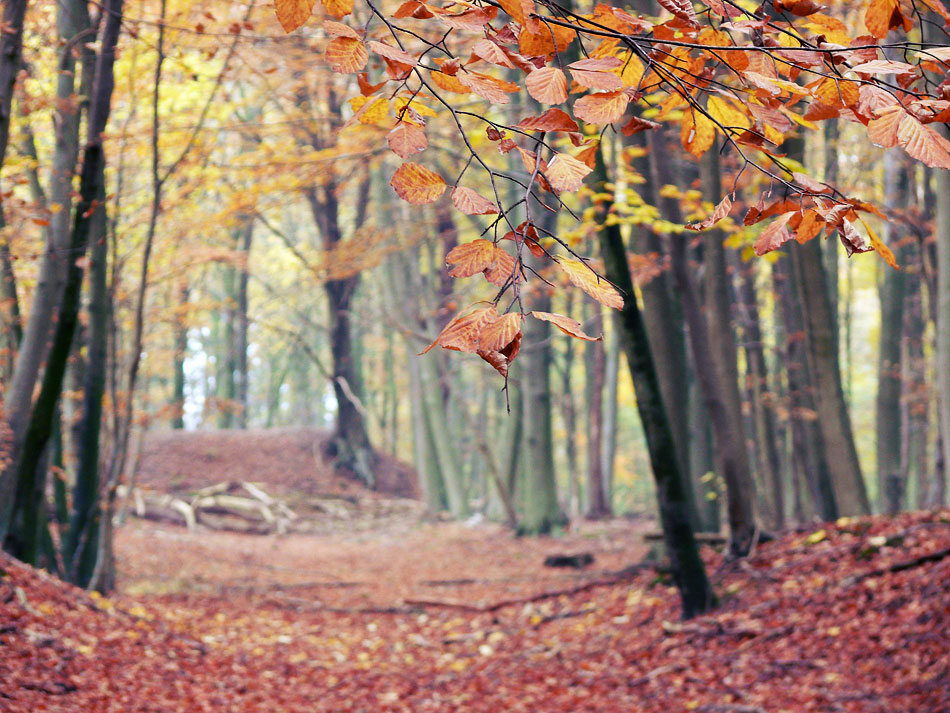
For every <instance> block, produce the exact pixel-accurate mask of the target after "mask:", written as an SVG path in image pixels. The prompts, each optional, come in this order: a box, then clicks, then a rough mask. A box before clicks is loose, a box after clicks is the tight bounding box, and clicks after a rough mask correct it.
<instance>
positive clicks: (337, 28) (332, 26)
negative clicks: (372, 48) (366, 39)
mask: <svg viewBox="0 0 950 713" xmlns="http://www.w3.org/2000/svg"><path fill="white" fill-rule="evenodd" d="M323 31H324V32H325V33H326V35H327V37H349V38H350V39H352V40H358V39H360V35H359V33H358V32H357V31H356V30H354V29H353V28H352V27H350V26H349V25H344V24H343V23H342V22H334V21H333V20H324V21H323Z"/></svg>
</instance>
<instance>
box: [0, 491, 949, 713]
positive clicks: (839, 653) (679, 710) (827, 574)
mask: <svg viewBox="0 0 950 713" xmlns="http://www.w3.org/2000/svg"><path fill="white" fill-rule="evenodd" d="M585 527H586V526H585ZM590 527H591V528H593V529H594V531H592V532H587V531H586V530H585V529H584V528H582V529H581V530H580V531H577V532H572V533H569V534H568V535H567V536H565V537H563V538H540V539H522V540H517V539H515V538H513V537H512V536H511V535H509V534H507V533H505V532H504V531H503V530H501V529H500V528H496V527H493V526H480V527H466V526H465V525H464V524H457V523H426V522H421V523H417V524H415V525H413V526H412V527H409V528H407V529H405V530H403V531H402V532H401V533H400V532H398V531H396V530H389V531H385V532H375V533H374V532H363V533H354V532H347V531H339V532H337V534H335V535H325V536H319V537H317V536H313V535H299V534H292V535H286V536H273V535H269V536H261V535H245V534H242V535H237V534H234V533H220V532H205V531H192V532H188V531H186V530H185V529H184V528H175V527H171V526H167V525H156V524H154V523H143V522H134V523H132V524H130V525H128V526H126V527H125V528H122V529H121V530H120V532H119V535H118V542H117V545H118V552H117V554H118V557H119V561H118V563H119V570H120V590H121V591H120V593H119V594H117V595H116V596H114V597H111V598H109V599H103V598H101V597H96V596H90V595H89V594H87V593H85V592H82V591H80V590H77V589H75V588H74V587H71V586H69V585H66V584H63V583H62V582H61V581H59V580H57V579H55V578H53V577H51V576H49V575H45V574H43V573H39V572H36V571H35V570H32V569H30V568H29V567H26V566H25V565H22V564H19V563H17V562H14V561H12V560H10V559H9V558H6V557H4V556H2V555H0V711H3V712H4V713H6V711H10V712H11V713H27V712H28V711H29V712H31V713H32V712H33V711H50V712H60V711H61V712H63V713H80V712H82V713H97V712H99V711H108V712H110V713H120V712H121V713H145V712H146V711H148V712H149V713H156V712H157V711H161V712H162V713H186V712H187V713H196V712H199V713H232V712H233V713H238V711H240V713H315V712H316V713H322V712H324V711H325V712H326V713H331V712H332V713H347V712H349V713H443V712H445V713H448V712H450V711H451V712H453V713H454V712H456V711H457V712H458V713H462V712H464V713H497V712H498V711H505V713H510V712H515V713H539V712H556V711H572V713H573V712H575V711H576V712H585V711H589V712H590V713H594V712H595V711H596V712H597V713H602V712H603V711H614V710H617V711H634V712H636V713H661V712H662V713H669V712H672V713H687V712H689V711H697V712H698V713H806V712H812V711H813V712H815V713H825V712H828V713H831V712H835V713H898V712H903V711H908V712H909V711H915V712H918V711H919V712H920V713H947V712H948V711H950V688H948V686H947V685H946V682H947V681H948V680H950V659H948V658H947V651H948V650H950V607H948V606H947V602H948V601H950V510H943V511H940V512H936V513H909V514H905V515H901V516H899V517H897V518H884V517H878V518H862V519H860V520H854V519H852V520H843V521H839V522H838V523H836V524H826V525H823V526H813V527H812V528H808V529H806V530H801V531H798V532H793V533H788V534H786V535H785V536H783V537H782V538H780V539H778V540H776V541H775V542H769V543H766V544H764V545H762V546H761V547H759V548H757V550H756V551H755V552H754V553H753V555H752V556H751V557H749V558H748V559H746V560H743V561H741V562H738V563H731V564H727V563H723V562H722V559H721V558H720V557H719V556H718V555H717V554H716V553H714V552H712V551H710V550H708V549H705V550H704V555H705V559H706V561H707V566H708V567H709V570H710V573H711V576H712V579H713V582H714V584H715V587H716V590H717V592H718V593H719V595H720V596H721V598H722V600H723V601H722V605H721V607H720V608H719V609H717V610H716V611H715V612H713V613H712V614H711V615H709V616H705V617H699V618H697V619H694V620H692V621H689V622H685V623H683V622H680V621H679V602H678V597H677V594H676V591H675V589H673V587H672V586H670V582H669V581H668V579H666V578H664V577H663V576H660V575H658V573H657V572H655V571H653V570H652V569H649V568H641V569H638V570H635V571H633V572H630V573H628V575H627V576H624V577H613V578H611V577H607V576H605V574H604V573H605V572H606V571H609V570H614V569H620V568H622V567H624V566H626V565H627V564H630V563H631V561H635V560H636V559H637V557H638V556H639V555H640V554H641V553H642V549H641V548H642V547H643V545H642V544H639V543H638V542H637V540H636V534H637V531H638V527H639V525H638V524H637V523H630V522H625V521H618V522H612V523H600V524H593V525H591V526H590ZM597 528H600V530H597ZM582 545H583V549H584V550H585V551H591V552H593V553H594V554H595V558H596V559H595V562H594V564H593V565H591V571H584V572H579V573H574V572H564V571H556V570H550V569H549V568H544V567H543V557H544V556H546V555H547V554H551V553H555V552H556V553H564V552H571V551H578V550H580V549H581V546H582ZM593 570H600V571H599V572H597V573H596V574H595V573H594V572H593ZM575 574H576V575H578V576H575ZM434 579H439V580H456V581H454V582H452V583H448V582H443V583H442V584H434V583H432V582H431V581H430V580H434ZM471 579H474V580H477V581H476V582H470V583H467V584H466V583H461V582H460V581H459V580H471ZM592 580H593V581H592ZM567 590H572V591H570V592H567ZM546 591H549V592H554V591H560V592H562V593H561V594H555V595H553V596H548V597H543V596H541V595H542V594H543V593H544V592H546ZM529 600H530V601H529ZM505 602H507V604H505Z"/></svg>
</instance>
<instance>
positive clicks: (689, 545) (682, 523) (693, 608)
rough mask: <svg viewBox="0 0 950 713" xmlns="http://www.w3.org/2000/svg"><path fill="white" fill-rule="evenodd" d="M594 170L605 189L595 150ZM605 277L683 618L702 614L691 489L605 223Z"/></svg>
mask: <svg viewBox="0 0 950 713" xmlns="http://www.w3.org/2000/svg"><path fill="white" fill-rule="evenodd" d="M594 170H595V174H594V187H595V190H596V191H604V190H606V189H605V184H606V183H607V182H608V175H607V167H606V165H605V164H604V160H603V156H602V155H601V154H600V152H598V156H597V164H596V168H595V169H594ZM598 236H599V239H600V252H601V255H602V256H603V259H604V276H605V277H606V278H607V279H608V280H610V281H611V282H612V283H613V284H614V285H616V286H617V288H618V289H619V290H620V292H621V294H622V295H624V306H623V309H622V310H621V312H620V330H619V335H618V336H619V338H620V340H621V346H622V348H623V352H624V354H625V355H626V358H627V364H628V366H629V367H630V375H631V377H632V380H633V387H634V391H635V392H636V397H637V411H638V412H639V414H640V420H641V422H642V423H643V431H644V434H645V435H646V441H647V449H648V450H649V453H650V465H651V467H652V470H653V479H654V481H655V482H656V492H657V500H658V505H659V508H658V509H659V514H660V526H661V527H662V529H663V541H664V543H665V545H666V549H667V552H668V554H669V557H670V566H671V569H672V571H673V578H674V580H675V581H676V586H677V589H678V590H679V593H680V598H681V600H682V603H683V617H684V618H687V619H688V618H691V617H694V616H698V615H700V614H703V613H705V612H707V611H709V610H710V609H712V608H713V607H715V606H716V597H715V594H713V591H712V586H711V585H710V584H709V579H708V578H707V576H706V568H705V566H704V565H703V561H702V559H701V558H700V556H699V548H698V546H697V545H696V538H695V536H694V534H693V526H692V518H693V515H692V514H691V504H690V500H689V489H688V487H687V483H686V475H685V471H684V470H683V469H682V468H681V466H680V458H679V454H678V453H677V444H676V442H675V441H674V439H673V431H672V429H671V428H670V422H669V420H668V419H667V416H666V409H665V407H664V404H663V396H662V394H661V392H660V383H659V379H658V378H657V371H656V368H655V366H654V363H653V355H652V353H651V351H650V343H649V340H648V339H647V331H646V327H645V325H644V322H643V318H642V317H641V314H640V307H639V305H638V304H637V298H636V292H635V291H634V288H633V279H632V277H631V275H630V265H629V263H628V262H627V251H626V248H625V246H624V244H623V236H622V235H621V233H620V228H619V226H618V225H606V224H605V225H604V226H603V228H602V229H601V230H599V231H598Z"/></svg>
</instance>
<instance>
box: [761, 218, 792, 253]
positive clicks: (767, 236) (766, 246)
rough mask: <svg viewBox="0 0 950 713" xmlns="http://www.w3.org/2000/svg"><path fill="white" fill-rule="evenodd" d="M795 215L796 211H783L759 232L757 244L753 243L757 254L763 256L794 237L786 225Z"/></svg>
mask: <svg viewBox="0 0 950 713" xmlns="http://www.w3.org/2000/svg"><path fill="white" fill-rule="evenodd" d="M793 215H795V213H794V212H789V213H782V214H781V215H780V216H779V217H778V218H776V219H775V220H773V221H772V222H771V223H769V225H768V227H766V229H765V230H763V231H762V232H761V233H759V237H758V238H756V240H755V245H753V249H754V250H755V254H756V255H759V256H762V255H765V253H768V252H772V251H773V250H777V249H778V248H780V247H782V246H783V245H784V244H785V243H787V242H788V241H789V240H791V239H792V236H791V235H790V234H789V232H788V228H786V227H785V226H786V225H787V224H788V221H789V220H790V219H791V217H792V216H793Z"/></svg>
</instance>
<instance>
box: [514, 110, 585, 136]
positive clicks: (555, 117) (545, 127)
mask: <svg viewBox="0 0 950 713" xmlns="http://www.w3.org/2000/svg"><path fill="white" fill-rule="evenodd" d="M516 127H517V128H519V129H522V130H523V131H580V127H579V126H578V125H577V122H576V121H574V120H573V119H572V118H571V117H570V115H569V114H567V112H564V111H561V110H560V109H558V108H557V107H552V108H550V109H548V110H547V111H546V112H544V113H543V114H541V116H526V117H525V118H524V119H522V120H521V121H519V122H518V123H517V124H516Z"/></svg>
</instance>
